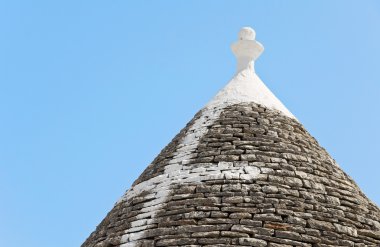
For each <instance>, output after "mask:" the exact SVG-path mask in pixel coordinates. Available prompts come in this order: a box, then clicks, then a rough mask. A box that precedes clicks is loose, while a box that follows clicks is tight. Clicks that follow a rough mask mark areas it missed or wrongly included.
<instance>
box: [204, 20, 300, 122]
mask: <svg viewBox="0 0 380 247" xmlns="http://www.w3.org/2000/svg"><path fill="white" fill-rule="evenodd" d="M255 38H256V33H255V31H254V30H253V29H252V28H250V27H243V28H242V29H241V30H240V32H239V35H238V41H236V42H235V43H233V44H232V45H231V49H232V52H233V53H234V54H235V56H236V59H237V72H236V74H235V76H234V77H233V78H232V79H231V80H230V82H229V83H228V84H227V85H226V86H225V87H224V88H223V89H222V90H220V91H219V92H218V94H217V95H216V96H215V97H214V98H213V99H212V100H211V101H210V102H209V103H208V104H207V107H221V106H225V105H232V104H238V103H243V102H247V103H249V102H254V103H257V104H261V105H263V106H265V107H268V108H269V109H275V110H278V111H281V112H282V113H284V114H285V115H286V116H288V117H291V118H295V117H294V116H293V114H292V113H291V112H290V111H289V110H288V109H287V108H286V107H285V106H284V105H283V104H282V103H281V101H280V100H279V99H278V98H277V97H276V96H275V95H274V94H273V93H272V92H271V91H270V90H269V89H268V88H267V86H266V85H265V84H264V82H262V81H261V79H260V78H259V77H258V76H257V74H256V73H255V69H254V61H255V60H256V59H257V58H258V57H259V56H260V55H261V53H262V52H263V51H264V47H263V45H261V44H260V43H259V42H257V41H256V39H255Z"/></svg>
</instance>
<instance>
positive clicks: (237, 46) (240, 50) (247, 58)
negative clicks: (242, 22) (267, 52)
mask: <svg viewBox="0 0 380 247" xmlns="http://www.w3.org/2000/svg"><path fill="white" fill-rule="evenodd" d="M231 49H232V52H233V53H234V55H235V56H236V59H237V72H240V71H242V70H245V69H246V68H249V69H251V70H253V71H254V67H253V66H254V61H255V60H256V59H257V58H258V57H259V56H260V55H261V53H262V52H263V51H264V46H263V45H262V44H260V43H259V42H257V41H256V32H255V30H253V29H252V28H250V27H243V28H242V29H241V30H240V32H239V35H238V41H236V42H235V43H233V44H232V45H231Z"/></svg>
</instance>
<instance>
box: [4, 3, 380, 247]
mask: <svg viewBox="0 0 380 247" xmlns="http://www.w3.org/2000/svg"><path fill="white" fill-rule="evenodd" d="M242 26H252V27H253V28H254V29H255V30H256V33H257V40H258V41H260V42H261V43H262V44H263V45H264V47H265V51H264V53H263V54H262V56H261V57H260V58H259V60H258V61H257V63H256V71H257V73H258V75H259V76H260V77H261V79H262V80H263V81H264V82H265V83H266V84H267V86H268V87H269V88H271V90H272V91H273V92H274V93H275V94H276V95H277V96H278V98H280V99H281V100H282V102H283V103H284V104H285V105H286V106H287V107H288V109H290V111H292V112H293V114H295V115H296V116H297V118H298V119H299V120H300V121H301V122H302V123H303V124H304V126H305V127H306V128H307V129H308V130H309V132H310V133H311V134H312V135H313V136H315V137H316V138H317V139H318V140H319V142H320V144H321V145H322V146H324V147H325V148H326V149H327V150H328V151H329V152H330V154H331V155H332V156H333V157H334V158H335V159H336V160H337V161H338V163H339V164H340V165H341V167H342V168H343V169H344V170H345V171H346V172H347V173H348V174H349V175H350V176H351V177H353V178H354V179H355V180H356V182H357V183H358V184H359V186H360V187H361V188H362V190H363V191H364V192H365V193H366V194H367V195H368V197H369V198H370V199H372V200H373V201H374V202H376V203H377V204H378V205H379V204H380V193H379V190H380V161H379V157H378V154H379V153H380V141H379V140H380V130H379V122H380V110H379V106H380V62H379V57H380V2H379V1H369V0H357V1H347V0H344V1H338V0H335V1H331V0H325V1H321V0H317V1H301V0H300V1H295V0H293V1H236V0H234V1H232V0H231V1H221V0H214V1H211V0H207V1H204V0H198V1H174V0H173V1H141V0H139V1H125V0H124V1H121V0H113V1H98V0H91V1H85V0H83V1H78V0H76V1H69V0H65V1H48V0H46V1H40V0H33V1H26V0H24V1H21V0H12V1H6V0H0V35H1V36H0V37H1V38H0V246H7V247H19V246H28V247H70V246H79V245H80V244H81V243H82V242H83V241H84V240H85V239H86V237H87V236H88V235H89V234H90V233H91V232H92V231H93V230H94V229H95V227H96V225H97V224H98V223H100V221H101V220H102V219H103V218H104V217H105V215H106V213H107V212H108V211H109V210H110V209H111V208H112V206H113V204H114V203H115V202H116V201H117V199H118V198H119V197H120V196H121V195H122V194H123V193H124V191H125V190H126V189H127V188H129V186H130V185H131V184H132V182H133V181H134V180H135V179H136V178H137V177H138V175H139V174H140V173H141V172H142V171H143V170H144V168H145V167H146V166H147V165H148V164H149V162H151V161H152V160H153V159H154V157H155V156H156V155H157V154H158V153H159V151H160V150H161V149H162V148H163V147H164V146H165V145H166V144H168V143H169V141H170V140H171V139H172V138H173V137H174V135H175V134H176V133H177V132H179V130H180V129H181V128H182V127H184V126H185V124H186V123H187V122H188V121H189V120H190V119H191V118H192V117H193V115H194V114H195V113H196V112H197V111H198V110H199V109H201V108H202V106H204V105H205V104H206V103H207V102H208V100H209V99H210V98H211V97H212V96H213V95H215V94H216V92H217V91H218V90H219V89H220V88H221V87H223V85H225V84H226V83H227V82H228V80H229V79H230V78H231V77H232V76H233V74H234V71H235V59H234V57H233V55H232V53H231V51H230V48H229V46H230V44H231V43H232V42H233V41H234V40H236V36H237V33H238V31H239V29H240V28H241V27H242Z"/></svg>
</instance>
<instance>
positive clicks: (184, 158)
mask: <svg viewBox="0 0 380 247" xmlns="http://www.w3.org/2000/svg"><path fill="white" fill-rule="evenodd" d="M189 136H190V137H191V138H189ZM111 246H120V247H132V246H133V247H135V246H139V247H151V246H188V247H200V246H208V247H211V246H220V247H224V246H260V247H261V246H263V247H264V246H271V247H277V246H285V247H286V246H306V247H325V246H355V247H356V246H380V210H379V208H378V207H377V206H376V205H375V204H374V203H372V202H371V201H370V200H369V199H367V197H366V196H365V195H364V194H363V193H362V192H361V191H360V189H359V188H358V186H357V185H356V184H355V182H354V181H353V180H352V179H351V178H350V177H349V176H347V175H346V174H345V173H344V172H343V171H342V170H341V169H340V167H339V166H338V165H337V164H336V163H335V161H334V160H333V159H332V158H331V157H330V156H329V155H328V153H327V152H326V151H325V150H324V149H323V148H321V147H320V146H319V144H318V142H317V141H316V140H315V139H314V138H313V137H312V136H311V135H310V134H309V133H308V132H307V131H306V130H305V128H304V127H303V126H302V125H301V124H300V123H299V122H298V121H297V120H295V119H293V118H290V117H287V116H285V115H284V114H282V113H281V112H279V111H276V110H272V109H268V108H266V107H264V106H262V105H258V104H255V103H240V104H234V105H230V106H225V107H215V108H213V109H204V110H202V111H200V112H199V113H198V114H197V115H196V116H195V117H194V119H193V120H192V121H191V122H190V123H189V124H188V125H187V126H186V127H185V128H184V129H183V130H182V131H181V132H180V133H179V134H178V135H177V136H176V137H175V138H174V139H173V141H172V142H171V143H170V144H169V145H168V146H167V147H166V148H165V149H164V150H163V151H162V152H161V153H160V154H159V156H158V157H157V158H156V159H155V160H154V161H153V162H152V164H151V165H149V166H148V168H147V169H146V170H145V171H144V173H143V174H142V175H141V176H140V177H139V178H138V179H137V180H136V182H135V183H134V184H133V187H132V189H131V190H130V191H129V192H127V193H126V195H125V196H124V197H123V198H122V199H121V200H120V201H119V202H118V203H117V204H116V205H115V207H114V208H113V209H112V210H111V212H110V213H109V214H108V215H107V217H106V218H105V219H104V220H103V221H102V223H101V224H100V225H99V226H98V227H97V229H96V231H94V232H93V233H92V234H91V236H90V237H89V238H88V239H87V240H86V242H85V243H84V244H83V245H82V247H111Z"/></svg>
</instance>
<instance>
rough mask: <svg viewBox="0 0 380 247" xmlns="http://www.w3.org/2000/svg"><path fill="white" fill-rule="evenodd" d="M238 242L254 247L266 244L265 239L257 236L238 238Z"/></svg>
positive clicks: (261, 246)
mask: <svg viewBox="0 0 380 247" xmlns="http://www.w3.org/2000/svg"><path fill="white" fill-rule="evenodd" d="M239 244H241V245H248V246H254V247H265V246H267V241H265V240H261V239H257V238H239Z"/></svg>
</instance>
